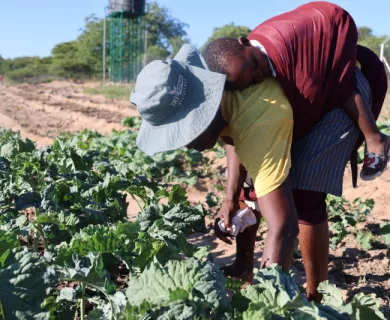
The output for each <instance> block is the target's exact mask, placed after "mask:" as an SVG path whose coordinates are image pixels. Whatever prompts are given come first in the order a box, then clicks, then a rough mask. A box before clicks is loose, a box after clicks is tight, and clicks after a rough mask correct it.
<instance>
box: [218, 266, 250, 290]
mask: <svg viewBox="0 0 390 320" xmlns="http://www.w3.org/2000/svg"><path fill="white" fill-rule="evenodd" d="M221 270H222V271H223V274H224V276H225V277H231V278H233V279H239V280H242V281H244V282H245V284H244V285H243V287H246V286H247V285H248V284H252V283H253V270H245V269H244V268H242V267H238V266H237V264H234V263H233V264H231V265H228V266H223V267H221Z"/></svg>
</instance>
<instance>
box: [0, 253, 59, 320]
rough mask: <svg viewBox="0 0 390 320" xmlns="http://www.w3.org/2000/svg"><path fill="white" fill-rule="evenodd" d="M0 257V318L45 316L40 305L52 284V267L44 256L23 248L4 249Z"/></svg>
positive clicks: (35, 317) (53, 278)
mask: <svg viewBox="0 0 390 320" xmlns="http://www.w3.org/2000/svg"><path fill="white" fill-rule="evenodd" d="M5 255H6V257H5ZM1 260H2V261H3V263H2V267H1V269H0V318H1V319H48V317H49V314H48V312H46V311H45V310H43V309H42V308H41V304H42V303H43V301H44V299H45V297H46V296H47V294H48V292H49V290H50V287H51V286H53V285H54V284H55V281H56V275H55V270H54V268H53V267H50V266H49V264H48V263H47V261H46V260H45V258H43V257H40V256H39V255H38V254H35V253H31V252H28V251H27V250H23V251H20V252H16V251H7V252H5V253H4V254H3V256H2V257H1V258H0V261H1Z"/></svg>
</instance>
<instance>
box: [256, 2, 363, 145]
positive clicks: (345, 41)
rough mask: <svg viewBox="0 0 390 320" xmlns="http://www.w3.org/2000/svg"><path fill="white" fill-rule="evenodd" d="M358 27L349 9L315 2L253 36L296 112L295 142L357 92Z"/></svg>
mask: <svg viewBox="0 0 390 320" xmlns="http://www.w3.org/2000/svg"><path fill="white" fill-rule="evenodd" d="M357 38H358V34H357V28H356V25H355V22H354V20H353V19H352V17H351V16H350V15H349V13H348V12H347V11H345V10H344V9H342V8H341V7H339V6H337V5H335V4H332V3H328V2H311V3H308V4H305V5H303V6H300V7H298V8H297V9H295V10H293V11H290V12H287V13H284V14H281V15H279V16H276V17H274V18H271V19H269V20H267V21H265V22H263V23H262V24H260V25H259V26H258V27H256V28H255V29H254V30H253V31H252V32H251V33H250V34H249V36H248V39H249V40H257V41H259V42H260V43H261V44H262V45H263V46H264V47H265V49H266V51H267V53H268V55H269V57H270V59H271V61H272V64H273V66H274V68H275V71H276V79H277V80H278V81H279V83H280V84H281V86H282V88H283V90H284V92H285V94H286V96H287V98H288V100H289V102H290V103H291V106H292V108H293V111H294V122H295V123H294V141H296V140H298V139H299V138H301V137H303V136H304V135H305V133H307V131H308V130H309V129H310V128H312V127H313V126H314V125H315V124H316V123H317V122H318V121H319V120H320V119H321V117H322V115H323V114H324V113H325V112H327V111H329V110H331V109H332V108H335V107H341V106H343V105H344V104H345V102H347V100H348V99H349V98H350V97H351V95H352V93H353V91H354V88H355V64H356V44H357Z"/></svg>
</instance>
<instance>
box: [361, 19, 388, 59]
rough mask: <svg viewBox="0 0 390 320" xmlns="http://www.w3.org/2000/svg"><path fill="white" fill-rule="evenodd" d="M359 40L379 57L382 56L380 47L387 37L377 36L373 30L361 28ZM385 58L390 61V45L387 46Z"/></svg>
mask: <svg viewBox="0 0 390 320" xmlns="http://www.w3.org/2000/svg"><path fill="white" fill-rule="evenodd" d="M358 33H359V39H358V43H359V44H360V45H362V46H365V47H367V48H370V49H371V50H372V51H374V52H375V53H376V54H377V55H378V56H379V54H380V46H381V44H382V43H383V42H384V41H385V40H386V39H387V36H379V37H377V36H375V35H374V34H373V31H372V29H371V28H368V27H360V28H358ZM385 58H386V60H387V61H390V44H389V43H387V44H386V45H385Z"/></svg>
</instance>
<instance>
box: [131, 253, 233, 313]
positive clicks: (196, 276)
mask: <svg viewBox="0 0 390 320" xmlns="http://www.w3.org/2000/svg"><path fill="white" fill-rule="evenodd" d="M224 284H225V280H224V277H223V275H222V273H221V271H220V270H219V269H218V268H217V267H216V266H215V265H213V264H210V263H203V262H200V261H198V260H194V259H188V260H185V261H169V262H168V263H167V264H166V266H165V267H161V266H160V265H159V264H152V265H150V267H148V268H147V269H145V270H144V271H143V272H142V273H141V274H139V275H135V276H133V277H131V278H130V280H129V283H128V289H127V290H126V296H127V299H128V301H129V303H130V305H132V306H141V305H142V304H143V303H149V304H150V305H153V306H155V307H158V306H165V305H166V304H168V303H169V302H172V299H174V298H175V297H176V298H178V297H183V295H182V294H181V295H174V294H172V292H178V290H182V291H185V292H187V293H188V295H187V296H188V300H191V301H198V300H201V301H203V302H204V303H206V304H208V305H209V308H210V309H211V308H214V309H218V308H226V307H227V305H228V302H227V300H226V292H225V287H224Z"/></svg>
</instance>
